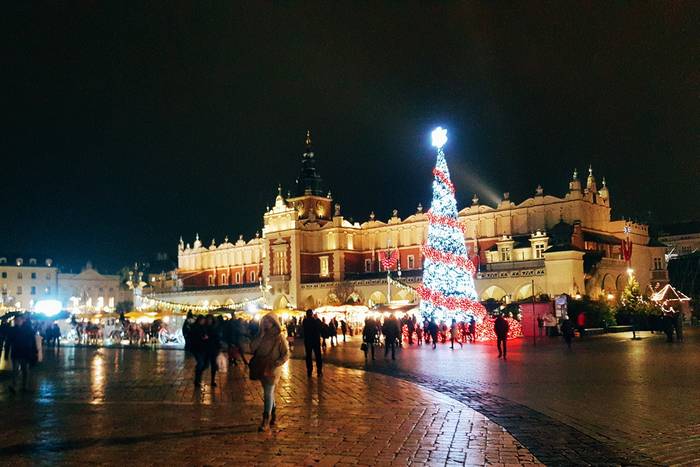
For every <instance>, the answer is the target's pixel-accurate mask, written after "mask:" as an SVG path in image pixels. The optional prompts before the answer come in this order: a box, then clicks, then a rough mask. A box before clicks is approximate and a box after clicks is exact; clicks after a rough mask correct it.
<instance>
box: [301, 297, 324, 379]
mask: <svg viewBox="0 0 700 467" xmlns="http://www.w3.org/2000/svg"><path fill="white" fill-rule="evenodd" d="M321 324H322V323H321V321H319V319H318V318H316V317H315V316H314V312H313V311H312V310H306V317H305V318H304V320H303V321H302V322H301V328H302V331H303V332H304V351H305V353H306V375H307V376H308V377H309V378H310V377H311V374H312V373H313V369H314V366H313V360H312V358H311V357H312V356H311V354H312V353H313V355H314V356H315V357H316V374H318V376H323V357H322V356H321Z"/></svg>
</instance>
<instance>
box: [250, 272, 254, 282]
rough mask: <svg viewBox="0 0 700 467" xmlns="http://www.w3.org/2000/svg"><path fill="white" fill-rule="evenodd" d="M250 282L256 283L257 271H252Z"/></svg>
mask: <svg viewBox="0 0 700 467" xmlns="http://www.w3.org/2000/svg"><path fill="white" fill-rule="evenodd" d="M250 282H255V271H250Z"/></svg>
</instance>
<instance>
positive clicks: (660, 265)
mask: <svg viewBox="0 0 700 467" xmlns="http://www.w3.org/2000/svg"><path fill="white" fill-rule="evenodd" d="M654 269H656V270H657V271H658V270H659V269H663V262H662V261H661V258H654Z"/></svg>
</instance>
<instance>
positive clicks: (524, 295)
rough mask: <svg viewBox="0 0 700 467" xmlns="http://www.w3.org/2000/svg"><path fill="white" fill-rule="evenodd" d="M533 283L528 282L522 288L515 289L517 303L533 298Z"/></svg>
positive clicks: (514, 295) (514, 296) (514, 294)
mask: <svg viewBox="0 0 700 467" xmlns="http://www.w3.org/2000/svg"><path fill="white" fill-rule="evenodd" d="M532 293H533V291H532V282H526V283H524V284H522V285H521V286H520V287H518V288H517V289H515V293H513V299H514V300H515V301H516V302H519V301H521V300H527V299H531V298H532Z"/></svg>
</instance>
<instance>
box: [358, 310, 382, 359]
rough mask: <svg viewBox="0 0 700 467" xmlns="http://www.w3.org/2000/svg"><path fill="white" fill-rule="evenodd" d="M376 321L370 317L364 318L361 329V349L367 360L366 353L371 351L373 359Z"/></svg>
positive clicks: (376, 332) (376, 333) (377, 332)
mask: <svg viewBox="0 0 700 467" xmlns="http://www.w3.org/2000/svg"><path fill="white" fill-rule="evenodd" d="M378 334H379V331H378V329H377V323H376V321H374V320H373V319H372V318H367V319H365V327H364V329H362V343H363V344H364V345H363V346H362V350H363V352H364V353H365V361H367V353H368V352H369V353H371V355H372V360H374V344H375V342H376V341H377V335H378Z"/></svg>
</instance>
